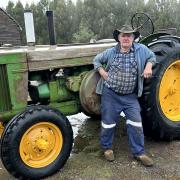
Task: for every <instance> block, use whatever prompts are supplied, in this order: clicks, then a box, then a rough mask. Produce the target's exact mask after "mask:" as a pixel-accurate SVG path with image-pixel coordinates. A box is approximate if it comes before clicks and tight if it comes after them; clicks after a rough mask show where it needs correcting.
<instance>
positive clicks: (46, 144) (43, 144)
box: [35, 139, 49, 151]
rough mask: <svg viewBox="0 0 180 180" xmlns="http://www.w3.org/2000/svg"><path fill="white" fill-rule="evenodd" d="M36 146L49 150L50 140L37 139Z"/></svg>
mask: <svg viewBox="0 0 180 180" xmlns="http://www.w3.org/2000/svg"><path fill="white" fill-rule="evenodd" d="M35 148H37V149H39V150H40V151H42V150H47V149H48V148H49V142H47V141H46V140H44V139H38V140H37V141H36V147H35Z"/></svg>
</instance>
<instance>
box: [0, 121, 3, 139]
mask: <svg viewBox="0 0 180 180" xmlns="http://www.w3.org/2000/svg"><path fill="white" fill-rule="evenodd" d="M3 131H4V126H3V125H2V122H0V138H1V135H2V133H3Z"/></svg>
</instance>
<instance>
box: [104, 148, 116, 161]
mask: <svg viewBox="0 0 180 180" xmlns="http://www.w3.org/2000/svg"><path fill="white" fill-rule="evenodd" d="M104 156H105V158H106V160H107V161H114V153H113V150H111V149H108V150H105V151H104Z"/></svg>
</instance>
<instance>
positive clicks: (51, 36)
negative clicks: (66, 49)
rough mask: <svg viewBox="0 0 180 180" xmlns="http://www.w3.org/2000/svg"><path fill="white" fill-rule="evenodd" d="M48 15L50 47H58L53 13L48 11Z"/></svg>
mask: <svg viewBox="0 0 180 180" xmlns="http://www.w3.org/2000/svg"><path fill="white" fill-rule="evenodd" d="M46 15H47V18H48V31H49V42H50V45H56V35H55V30H54V15H53V11H46Z"/></svg>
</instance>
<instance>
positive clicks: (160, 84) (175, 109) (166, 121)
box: [140, 36, 180, 140]
mask: <svg viewBox="0 0 180 180" xmlns="http://www.w3.org/2000/svg"><path fill="white" fill-rule="evenodd" d="M179 47H180V39H179V38H175V37H171V36H169V37H165V36H164V37H162V38H160V39H158V40H157V41H155V42H153V43H151V44H149V48H150V49H151V50H152V51H154V53H155V54H156V57H157V65H156V66H155V67H154V69H153V76H152V78H151V79H147V80H145V82H144V92H143V95H142V98H141V99H140V104H141V107H142V118H143V128H144V132H145V135H146V136H150V137H153V138H155V139H157V138H158V139H163V140H172V139H174V138H179V137H180V48H179Z"/></svg>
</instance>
